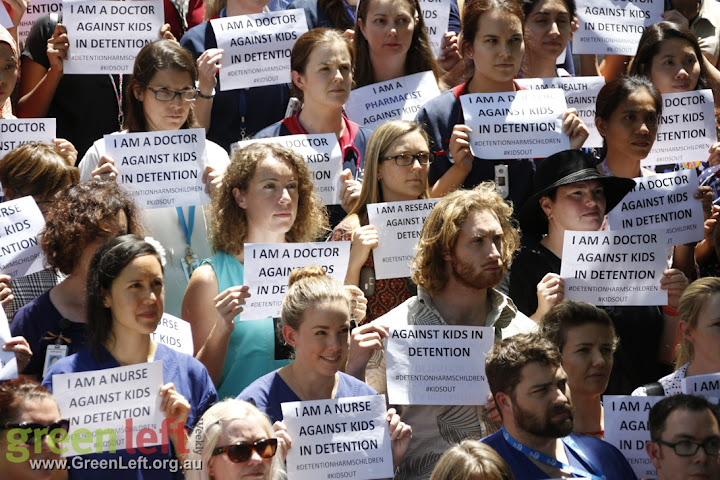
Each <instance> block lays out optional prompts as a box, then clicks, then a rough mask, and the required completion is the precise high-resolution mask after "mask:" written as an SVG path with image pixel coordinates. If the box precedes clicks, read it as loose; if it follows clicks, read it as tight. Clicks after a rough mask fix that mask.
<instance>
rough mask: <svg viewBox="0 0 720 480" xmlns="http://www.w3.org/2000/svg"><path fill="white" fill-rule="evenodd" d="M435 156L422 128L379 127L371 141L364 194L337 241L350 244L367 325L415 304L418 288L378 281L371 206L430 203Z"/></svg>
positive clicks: (403, 281)
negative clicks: (412, 301) (430, 173)
mask: <svg viewBox="0 0 720 480" xmlns="http://www.w3.org/2000/svg"><path fill="white" fill-rule="evenodd" d="M430 163H432V154H430V148H429V147H428V139H427V134H425V132H424V131H423V129H422V128H420V126H419V125H417V124H415V123H411V122H405V121H402V120H395V121H390V122H386V123H383V124H382V125H380V126H379V127H378V128H377V129H376V130H375V131H374V132H373V134H372V136H371V137H370V142H368V147H367V151H366V159H365V173H366V175H367V180H366V181H365V182H363V186H362V191H361V192H360V197H359V198H358V201H357V203H355V206H354V207H353V208H352V210H350V212H349V214H348V216H347V217H346V218H345V220H343V221H342V222H341V223H340V224H339V225H338V226H337V227H336V228H335V230H334V231H333V234H332V239H333V240H351V241H352V242H353V243H352V245H351V247H350V261H349V265H348V271H347V274H346V276H345V283H346V284H348V285H357V286H358V287H360V288H361V289H362V288H363V287H364V286H365V287H364V288H365V290H364V292H363V293H365V296H366V297H367V299H368V315H367V316H366V317H365V320H364V322H366V323H369V322H371V321H372V320H374V319H376V318H379V317H381V316H382V315H385V314H386V313H387V312H389V311H390V310H392V309H393V308H395V307H397V306H398V305H400V304H401V303H402V302H404V301H405V300H407V299H408V298H410V297H411V296H412V295H413V293H411V290H412V289H413V288H412V287H414V286H413V285H412V282H411V281H410V279H409V278H392V279H386V280H375V282H374V287H370V288H372V291H370V290H368V287H367V286H366V285H373V283H372V282H370V281H369V278H374V277H375V273H374V272H375V264H374V259H373V253H372V250H373V249H375V248H376V247H377V245H378V231H377V230H376V229H375V226H373V225H370V224H369V223H368V213H367V206H368V204H372V203H382V202H403V201H409V200H417V199H419V198H428V197H429V193H428V181H427V180H428V170H429V168H430Z"/></svg>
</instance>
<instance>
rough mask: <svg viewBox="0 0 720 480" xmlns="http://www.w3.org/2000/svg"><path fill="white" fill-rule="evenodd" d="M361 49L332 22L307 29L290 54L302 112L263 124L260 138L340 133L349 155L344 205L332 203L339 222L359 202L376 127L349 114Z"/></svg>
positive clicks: (332, 217) (344, 152) (344, 175)
mask: <svg viewBox="0 0 720 480" xmlns="http://www.w3.org/2000/svg"><path fill="white" fill-rule="evenodd" d="M354 64H355V52H354V51H353V49H352V46H351V45H350V43H349V42H348V40H347V39H346V38H345V37H343V35H342V34H341V33H340V32H338V31H336V30H331V29H329V28H316V29H314V30H311V31H309V32H307V33H304V34H303V35H301V36H300V38H298V39H297V41H296V42H295V45H293V49H292V54H291V56H290V68H291V70H292V82H293V85H292V94H293V96H294V97H296V98H298V99H300V101H301V102H302V110H300V112H299V113H297V114H295V115H292V116H290V117H287V118H285V119H284V120H282V121H280V122H277V123H275V124H273V125H270V126H269V127H267V128H265V129H263V130H261V131H260V132H258V134H257V135H256V136H255V138H265V137H280V136H285V135H296V134H308V133H334V134H335V135H336V136H337V138H338V141H339V142H340V150H341V151H342V161H343V168H344V170H343V172H342V178H343V180H344V181H343V184H342V186H341V189H340V199H341V201H342V208H340V207H338V206H337V205H332V206H330V208H328V212H329V215H330V225H337V224H338V223H339V222H340V220H342V218H343V217H344V216H345V212H346V211H349V210H350V209H351V208H352V206H353V205H354V204H355V201H356V200H357V197H358V195H359V194H360V188H361V185H360V182H361V181H362V178H363V169H364V163H363V162H364V160H365V159H364V157H365V147H366V145H367V141H368V138H369V137H370V133H371V131H370V130H368V129H367V128H363V127H361V126H359V125H358V124H357V123H355V122H352V121H350V120H348V118H347V117H346V116H345V115H344V114H343V105H345V102H346V101H347V99H348V98H349V97H350V89H351V87H352V82H353V65H354Z"/></svg>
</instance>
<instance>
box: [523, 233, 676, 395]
mask: <svg viewBox="0 0 720 480" xmlns="http://www.w3.org/2000/svg"><path fill="white" fill-rule="evenodd" d="M561 264H562V261H561V260H560V259H559V258H558V257H557V256H555V254H554V253H552V252H551V251H550V250H548V249H547V248H545V247H544V246H543V245H542V244H540V243H534V242H533V245H528V246H525V247H523V249H522V250H521V251H520V253H519V254H518V256H517V258H516V259H515V261H513V264H512V271H513V274H512V276H511V277H510V298H511V299H512V301H513V303H515V305H516V306H517V307H518V309H519V310H520V311H521V312H523V313H524V314H525V315H528V316H530V315H532V314H533V313H535V310H537V306H538V302H537V284H538V283H540V280H542V278H543V277H544V276H545V275H546V274H547V273H550V272H552V273H557V274H560V266H561ZM600 308H602V309H603V310H605V311H606V312H607V313H608V315H610V318H611V319H612V321H613V324H614V325H615V332H616V333H617V335H618V337H620V346H619V347H618V350H617V351H616V352H615V364H614V366H613V371H612V374H611V375H610V382H609V384H608V388H607V390H605V394H606V395H630V393H632V391H633V390H634V389H635V388H637V387H639V386H640V385H644V384H646V383H649V382H654V381H656V380H657V379H658V378H661V377H664V376H665V375H667V374H668V373H670V371H671V370H672V369H671V368H670V367H669V366H668V365H662V364H660V363H659V362H658V361H657V358H658V353H659V348H660V337H661V335H662V328H663V311H662V308H661V307H656V306H647V307H635V306H610V307H600Z"/></svg>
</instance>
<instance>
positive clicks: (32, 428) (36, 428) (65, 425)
mask: <svg viewBox="0 0 720 480" xmlns="http://www.w3.org/2000/svg"><path fill="white" fill-rule="evenodd" d="M69 428H70V420H66V419H61V420H58V421H57V422H53V423H51V424H50V425H43V424H42V423H36V422H22V423H6V424H5V425H4V426H3V428H2V429H3V430H15V429H17V430H22V431H25V430H27V431H28V433H27V440H25V443H26V444H28V445H31V444H33V443H35V435H40V441H42V439H43V438H45V437H46V436H48V435H50V434H51V433H52V432H53V430H57V429H60V430H62V431H63V432H65V433H67V432H68V430H69Z"/></svg>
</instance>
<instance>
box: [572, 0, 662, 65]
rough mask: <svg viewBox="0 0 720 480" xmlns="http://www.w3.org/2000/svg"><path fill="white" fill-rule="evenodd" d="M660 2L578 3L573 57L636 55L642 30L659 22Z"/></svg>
mask: <svg viewBox="0 0 720 480" xmlns="http://www.w3.org/2000/svg"><path fill="white" fill-rule="evenodd" d="M664 7H665V5H664V2H663V1H662V0H643V1H642V2H632V1H627V0H578V2H577V17H578V23H579V25H580V28H579V29H578V31H576V32H575V33H574V34H573V53H578V54H580V53H600V54H618V55H635V50H636V49H637V45H638V42H639V41H640V37H641V36H642V33H643V31H644V30H645V27H649V26H650V25H652V24H653V23H658V22H661V21H662V17H661V16H660V15H661V14H662V12H663V10H664V9H665V8H664Z"/></svg>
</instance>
